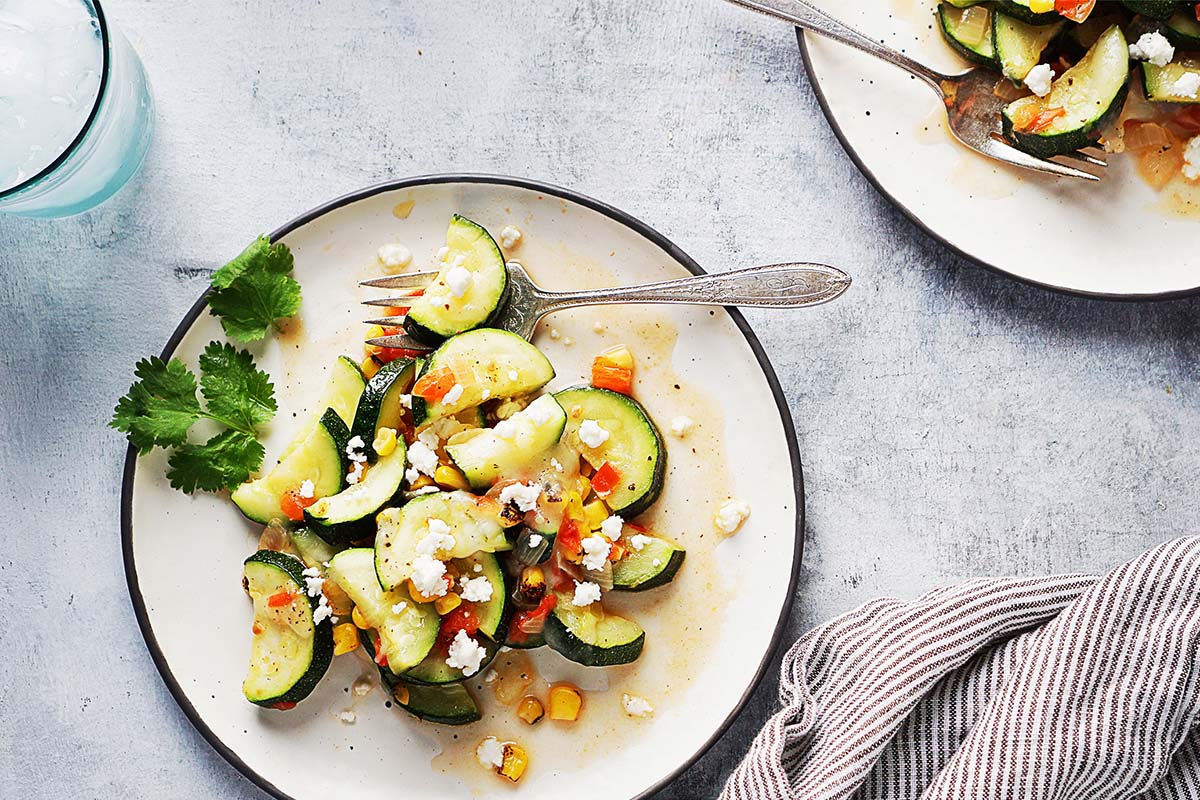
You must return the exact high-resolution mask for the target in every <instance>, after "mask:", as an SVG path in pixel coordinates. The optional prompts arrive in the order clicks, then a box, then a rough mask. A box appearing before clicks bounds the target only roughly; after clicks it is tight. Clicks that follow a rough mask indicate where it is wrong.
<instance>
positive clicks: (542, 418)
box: [525, 401, 556, 425]
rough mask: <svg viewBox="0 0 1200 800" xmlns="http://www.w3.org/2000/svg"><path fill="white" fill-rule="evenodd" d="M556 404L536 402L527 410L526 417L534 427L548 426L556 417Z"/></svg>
mask: <svg viewBox="0 0 1200 800" xmlns="http://www.w3.org/2000/svg"><path fill="white" fill-rule="evenodd" d="M554 406H555V404H554V403H551V402H549V401H547V402H545V403H539V402H534V403H531V404H530V405H529V408H527V409H525V416H526V418H528V419H529V421H530V422H532V423H533V424H534V425H546V424H547V423H549V422H550V420H551V419H553V418H554V417H555V416H556V415H555V413H554Z"/></svg>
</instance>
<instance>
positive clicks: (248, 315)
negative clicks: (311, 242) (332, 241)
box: [208, 236, 300, 342]
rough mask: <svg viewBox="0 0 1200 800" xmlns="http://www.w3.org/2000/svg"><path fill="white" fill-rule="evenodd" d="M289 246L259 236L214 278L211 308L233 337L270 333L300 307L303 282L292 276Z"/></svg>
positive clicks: (249, 339) (250, 338) (253, 338)
mask: <svg viewBox="0 0 1200 800" xmlns="http://www.w3.org/2000/svg"><path fill="white" fill-rule="evenodd" d="M293 264H294V260H293V258H292V253H291V251H290V250H288V248H287V245H283V244H271V243H270V241H269V240H268V239H267V237H265V236H260V237H259V238H258V239H255V240H254V242H253V243H251V245H250V246H249V247H247V248H246V249H245V250H244V251H242V253H241V254H240V255H239V256H238V257H237V258H235V259H234V260H233V261H230V262H229V263H228V264H226V265H225V266H223V267H221V268H220V269H219V270H217V271H216V272H215V273H213V277H212V291H211V292H210V293H209V296H208V307H209V311H210V312H211V313H212V314H213V315H215V316H217V317H220V318H221V327H222V328H224V329H225V334H226V335H227V336H229V337H230V338H231V339H236V340H238V341H241V342H252V341H256V340H258V339H261V338H263V337H264V336H266V335H267V330H268V329H269V328H270V327H271V326H272V325H273V324H274V323H275V320H277V319H280V318H283V317H290V316H292V315H293V314H295V313H296V312H297V311H299V310H300V284H299V283H297V282H296V280H295V279H294V278H293V277H292V275H291V273H292V267H293Z"/></svg>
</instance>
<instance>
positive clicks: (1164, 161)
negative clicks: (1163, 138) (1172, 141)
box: [1138, 145, 1183, 189]
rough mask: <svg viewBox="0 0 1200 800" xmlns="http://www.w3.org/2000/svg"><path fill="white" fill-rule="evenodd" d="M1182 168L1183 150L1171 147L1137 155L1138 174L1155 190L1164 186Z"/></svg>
mask: <svg viewBox="0 0 1200 800" xmlns="http://www.w3.org/2000/svg"><path fill="white" fill-rule="evenodd" d="M1182 167H1183V148H1182V147H1180V146H1179V145H1174V146H1172V147H1163V148H1153V149H1150V150H1143V151H1142V152H1141V153H1139V154H1138V172H1139V173H1141V176H1142V178H1143V179H1144V180H1145V181H1146V183H1148V184H1150V185H1151V186H1153V187H1154V188H1155V189H1161V188H1162V187H1164V186H1166V185H1167V184H1168V183H1169V182H1170V181H1171V179H1172V178H1174V177H1175V176H1176V175H1178V174H1179V170H1180V169H1181V168H1182Z"/></svg>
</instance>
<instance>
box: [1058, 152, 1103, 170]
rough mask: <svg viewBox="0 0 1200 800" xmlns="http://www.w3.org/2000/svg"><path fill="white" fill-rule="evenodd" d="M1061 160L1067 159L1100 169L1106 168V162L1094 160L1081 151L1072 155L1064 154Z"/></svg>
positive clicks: (1099, 159)
mask: <svg viewBox="0 0 1200 800" xmlns="http://www.w3.org/2000/svg"><path fill="white" fill-rule="evenodd" d="M1063 158H1069V159H1072V160H1074V161H1082V162H1083V163H1085V164H1091V165H1092V166H1093V167H1100V168H1101V169H1103V168H1105V167H1107V166H1108V162H1107V161H1105V160H1104V159H1103V158H1096V157H1095V156H1093V155H1090V154H1088V153H1085V152H1083V151H1082V150H1076V151H1075V152H1074V153H1064V154H1063Z"/></svg>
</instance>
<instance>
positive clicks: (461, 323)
mask: <svg viewBox="0 0 1200 800" xmlns="http://www.w3.org/2000/svg"><path fill="white" fill-rule="evenodd" d="M446 248H447V250H446V255H445V263H444V264H443V265H442V268H441V271H440V272H438V276H437V278H435V279H434V281H433V283H432V284H430V285H429V287H428V288H426V289H425V293H424V294H422V295H421V296H420V297H418V298H417V299H416V300H414V301H413V304H412V307H411V308H410V309H409V311H408V314H407V315H406V316H405V318H404V329H405V330H406V331H408V333H409V334H410V335H411V336H412V337H413V338H414V339H419V340H420V341H423V342H429V343H430V344H437V343H438V342H440V341H441V340H443V339H446V338H449V337H451V336H454V335H456V334H459V333H462V332H463V331H469V330H473V329H474V328H479V327H482V326H484V325H486V324H487V323H488V322H489V321H490V320H491V319H493V318H494V317H495V316H496V315H497V313H498V312H499V311H500V308H501V306H503V305H504V298H505V296H506V295H507V293H508V267H506V266H505V264H504V254H503V253H501V252H500V247H499V246H498V245H497V244H496V242H495V240H494V239H492V237H491V234H489V233H488V232H487V231H486V230H484V228H483V226H482V225H479V224H478V223H475V222H472V221H471V220H469V219H467V218H466V217H460V216H459V215H458V214H455V215H454V216H453V217H451V218H450V227H449V229H448V230H447V231H446ZM461 270H466V271H467V273H468V274H469V275H470V280H469V282H468V283H467V284H466V285H465V286H463V287H454V286H453V281H454V279H455V277H456V276H457V275H461V274H462V273H461ZM454 288H458V289H459V290H460V291H459V293H458V294H457V295H456V294H455V292H454V291H453V289H454Z"/></svg>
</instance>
